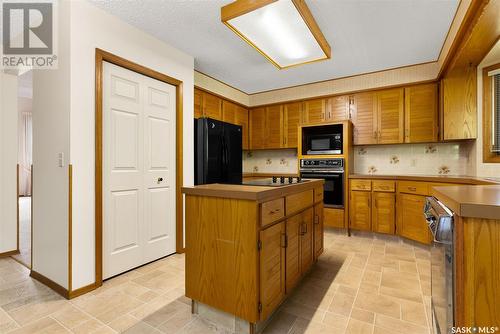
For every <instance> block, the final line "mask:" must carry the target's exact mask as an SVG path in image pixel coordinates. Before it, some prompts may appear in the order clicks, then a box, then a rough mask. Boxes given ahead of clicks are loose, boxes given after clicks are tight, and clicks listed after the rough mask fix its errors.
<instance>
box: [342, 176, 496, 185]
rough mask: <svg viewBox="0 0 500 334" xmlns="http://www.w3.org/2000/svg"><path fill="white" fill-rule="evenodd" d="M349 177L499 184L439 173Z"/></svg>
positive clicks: (481, 179) (356, 177)
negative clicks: (440, 174)
mask: <svg viewBox="0 0 500 334" xmlns="http://www.w3.org/2000/svg"><path fill="white" fill-rule="evenodd" d="M349 179H380V180H396V181H397V180H401V181H427V182H442V183H457V184H467V185H488V184H500V180H499V181H495V180H489V179H486V178H480V177H473V176H471V177H468V176H439V175H369V174H350V175H349Z"/></svg>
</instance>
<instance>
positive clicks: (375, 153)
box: [243, 142, 474, 175]
mask: <svg viewBox="0 0 500 334" xmlns="http://www.w3.org/2000/svg"><path fill="white" fill-rule="evenodd" d="M472 146H473V144H472V143H470V142H459V143H458V142H455V143H439V144H404V145H377V146H356V147H354V168H353V172H354V173H356V174H382V175H383V174H389V175H390V174H393V175H406V174H415V175H469V174H471V173H472V172H473V171H471V169H472V168H473V167H472V165H473V159H474V157H473V156H472V155H471V152H472ZM243 172H244V173H275V174H278V175H279V174H280V173H283V174H288V173H298V163H297V150H295V149H286V150H285V149H283V150H256V151H244V152H243Z"/></svg>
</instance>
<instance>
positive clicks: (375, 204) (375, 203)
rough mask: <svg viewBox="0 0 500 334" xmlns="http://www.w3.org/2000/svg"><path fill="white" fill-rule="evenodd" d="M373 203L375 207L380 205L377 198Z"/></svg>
mask: <svg viewBox="0 0 500 334" xmlns="http://www.w3.org/2000/svg"><path fill="white" fill-rule="evenodd" d="M373 205H374V206H375V209H377V208H378V205H377V199H375V201H373Z"/></svg>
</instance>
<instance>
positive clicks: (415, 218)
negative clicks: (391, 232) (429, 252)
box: [397, 193, 431, 244]
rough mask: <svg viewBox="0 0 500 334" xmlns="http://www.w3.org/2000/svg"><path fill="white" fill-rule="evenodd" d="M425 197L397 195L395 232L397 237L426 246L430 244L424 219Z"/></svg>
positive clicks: (429, 234) (429, 236)
mask: <svg viewBox="0 0 500 334" xmlns="http://www.w3.org/2000/svg"><path fill="white" fill-rule="evenodd" d="M424 205H425V196H420V195H411V194H403V193H400V194H398V220H397V232H398V234H399V235H401V236H403V237H405V238H408V239H412V240H415V241H420V242H423V243H426V244H429V243H430V242H431V233H430V232H429V227H428V225H427V221H426V220H425V219H424V216H423V214H422V212H423V211H424Z"/></svg>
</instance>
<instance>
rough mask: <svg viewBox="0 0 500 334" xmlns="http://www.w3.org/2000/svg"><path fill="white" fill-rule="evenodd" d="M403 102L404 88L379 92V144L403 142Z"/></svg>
mask: <svg viewBox="0 0 500 334" xmlns="http://www.w3.org/2000/svg"><path fill="white" fill-rule="evenodd" d="M403 102H404V90H403V88H397V89H388V90H383V91H380V92H377V119H378V122H377V142H378V143H379V144H397V143H402V142H403V139H404V138H403V135H404V125H403V121H404V118H403V117H404V103H403Z"/></svg>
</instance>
